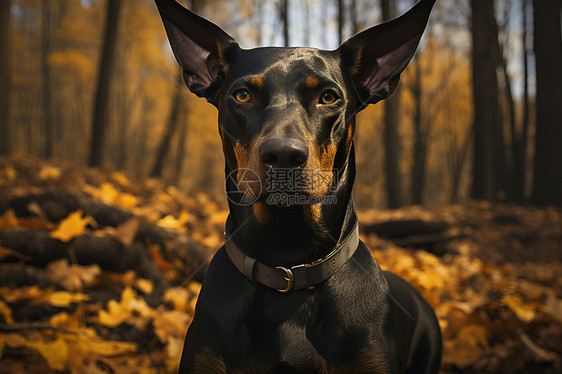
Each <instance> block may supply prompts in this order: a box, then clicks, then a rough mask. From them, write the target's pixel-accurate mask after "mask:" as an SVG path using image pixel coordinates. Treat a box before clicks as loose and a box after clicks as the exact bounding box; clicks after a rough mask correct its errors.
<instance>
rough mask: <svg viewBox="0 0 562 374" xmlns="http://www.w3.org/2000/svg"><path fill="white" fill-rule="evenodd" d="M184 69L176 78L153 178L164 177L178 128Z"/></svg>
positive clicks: (152, 174)
mask: <svg viewBox="0 0 562 374" xmlns="http://www.w3.org/2000/svg"><path fill="white" fill-rule="evenodd" d="M182 76H183V71H182V69H179V70H178V75H177V77H176V85H175V89H174V98H173V101H172V106H171V109H170V115H169V116H168V123H167V124H166V130H165V131H164V135H163V137H162V140H161V142H160V145H159V146H158V151H157V152H156V161H155V162H154V166H153V167H152V171H151V172H150V176H151V177H162V170H163V169H164V161H166V158H167V157H168V151H169V150H170V143H171V142H172V136H173V135H174V134H175V133H176V129H177V128H178V122H179V121H178V113H179V111H180V105H181V99H182V95H183V89H182V88H183V85H182Z"/></svg>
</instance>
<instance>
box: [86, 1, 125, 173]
mask: <svg viewBox="0 0 562 374" xmlns="http://www.w3.org/2000/svg"><path fill="white" fill-rule="evenodd" d="M120 9H121V0H107V20H106V25H105V34H104V42H103V50H102V54H101V59H100V65H99V70H98V86H97V90H96V96H95V103H94V113H93V123H92V130H93V133H92V142H91V148H90V161H89V165H90V166H101V163H102V159H103V154H104V151H103V146H104V141H105V130H106V128H107V118H108V115H107V111H108V103H109V92H110V84H111V72H112V70H113V64H114V55H115V47H116V42H117V29H118V25H119V11H120Z"/></svg>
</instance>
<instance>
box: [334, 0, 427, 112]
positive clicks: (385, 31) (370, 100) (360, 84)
mask: <svg viewBox="0 0 562 374" xmlns="http://www.w3.org/2000/svg"><path fill="white" fill-rule="evenodd" d="M435 1H436V0H421V1H420V2H419V3H417V4H416V5H415V6H414V7H413V8H412V9H410V11H408V12H407V13H406V14H404V15H403V16H401V17H400V18H397V19H395V20H393V21H390V22H387V23H383V24H381V25H378V26H375V27H372V28H370V29H367V30H365V31H363V32H361V33H359V34H357V35H355V36H354V37H352V38H350V39H348V40H347V41H346V42H344V43H343V44H342V45H341V46H340V47H339V48H338V51H340V56H341V59H342V63H343V65H344V68H346V69H348V70H349V71H351V74H352V76H353V80H354V83H355V86H356V90H357V91H358V92H357V93H358V97H359V100H360V101H361V103H360V104H359V109H363V108H364V107H366V106H367V105H368V104H374V103H376V102H377V101H380V100H383V99H386V98H387V97H388V96H389V95H390V94H391V93H392V92H394V90H395V89H396V86H397V85H398V80H399V79H400V74H401V73H402V71H404V69H405V68H406V66H407V65H408V63H409V62H410V60H411V59H412V57H413V56H414V53H415V52H416V48H417V46H418V43H419V41H420V38H421V36H422V34H423V31H424V30H425V26H426V24H427V20H428V18H429V14H430V12H431V8H432V7H433V4H434V3H435Z"/></svg>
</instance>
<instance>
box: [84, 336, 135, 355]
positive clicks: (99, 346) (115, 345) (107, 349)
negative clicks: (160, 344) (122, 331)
mask: <svg viewBox="0 0 562 374" xmlns="http://www.w3.org/2000/svg"><path fill="white" fill-rule="evenodd" d="M76 342H77V343H78V345H79V347H80V348H81V349H82V350H83V351H85V352H91V353H93V354H98V355H102V356H117V355H122V354H124V353H129V352H135V351H136V349H137V346H136V344H134V343H126V342H118V341H112V340H101V339H98V338H94V337H89V336H86V335H76Z"/></svg>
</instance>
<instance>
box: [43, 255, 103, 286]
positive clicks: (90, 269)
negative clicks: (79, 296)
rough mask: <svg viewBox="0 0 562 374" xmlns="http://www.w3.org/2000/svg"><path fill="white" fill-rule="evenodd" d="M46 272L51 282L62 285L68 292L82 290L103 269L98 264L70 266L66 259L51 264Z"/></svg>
mask: <svg viewBox="0 0 562 374" xmlns="http://www.w3.org/2000/svg"><path fill="white" fill-rule="evenodd" d="M46 270H47V276H48V277H49V279H50V280H51V281H53V282H54V283H57V284H60V285H61V286H63V287H64V288H65V289H66V290H68V291H80V290H82V289H83V288H84V286H86V285H89V284H91V283H92V282H93V281H94V280H95V279H96V277H97V276H99V275H100V274H101V268H100V267H99V265H97V264H93V265H88V266H82V265H70V264H69V263H68V261H67V260H66V259H64V258H63V259H60V260H57V261H53V262H51V263H50V264H49V265H47V268H46Z"/></svg>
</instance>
